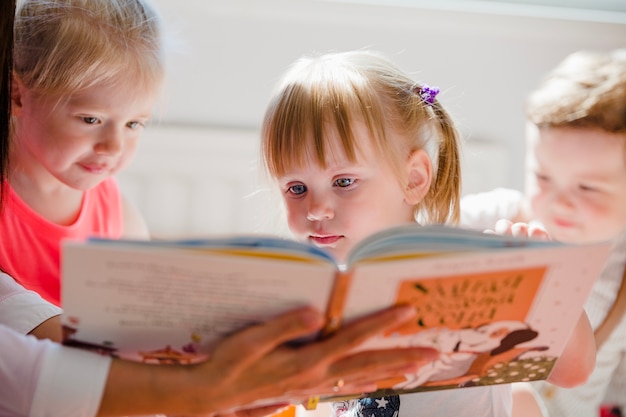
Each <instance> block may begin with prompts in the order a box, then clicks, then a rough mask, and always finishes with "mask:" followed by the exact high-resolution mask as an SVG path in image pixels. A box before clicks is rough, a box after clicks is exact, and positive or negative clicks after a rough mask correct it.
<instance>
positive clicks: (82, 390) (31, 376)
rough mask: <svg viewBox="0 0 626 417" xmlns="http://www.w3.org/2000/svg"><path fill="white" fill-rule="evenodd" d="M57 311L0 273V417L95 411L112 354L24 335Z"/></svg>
mask: <svg viewBox="0 0 626 417" xmlns="http://www.w3.org/2000/svg"><path fill="white" fill-rule="evenodd" d="M59 313H60V309H58V308H57V307H55V306H52V305H51V304H49V303H47V302H46V301H44V300H43V299H42V298H41V297H39V296H38V295H37V294H36V293H33V292H32V291H27V290H25V289H24V288H23V287H21V286H20V285H19V284H16V283H15V281H14V280H13V279H12V278H11V277H9V276H8V275H6V274H1V273H0V387H1V388H0V417H5V416H6V417H9V416H10V417H21V416H31V417H40V416H41V417H56V416H59V417H61V416H62V417H89V416H94V415H96V413H97V411H98V407H99V405H100V400H101V398H102V393H103V391H104V385H105V383H106V379H107V376H108V372H109V367H110V363H111V358H110V357H106V356H99V355H96V354H94V353H92V352H87V351H81V350H78V349H72V348H68V347H65V346H61V345H59V344H58V343H54V342H51V341H49V340H38V339H36V338H35V337H34V336H25V335H24V333H25V332H29V331H30V330H32V329H33V328H34V327H37V326H38V325H39V324H41V322H43V321H45V320H46V319H48V318H50V317H53V316H55V315H58V314H59Z"/></svg>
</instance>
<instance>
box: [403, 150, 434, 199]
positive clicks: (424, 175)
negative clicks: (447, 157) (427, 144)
mask: <svg viewBox="0 0 626 417" xmlns="http://www.w3.org/2000/svg"><path fill="white" fill-rule="evenodd" d="M432 169H433V168H432V163H431V160H430V157H429V156H428V154H427V153H426V152H425V151H423V150H421V149H418V150H416V151H413V152H412V153H411V155H410V156H409V159H408V161H407V166H406V173H407V177H406V178H407V185H406V189H405V190H404V199H405V201H406V202H407V203H408V204H410V205H412V206H414V205H416V204H418V203H420V202H421V201H422V199H423V198H424V196H425V195H426V193H428V190H429V189H430V183H431V182H432V173H433V171H432Z"/></svg>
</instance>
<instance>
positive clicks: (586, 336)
mask: <svg viewBox="0 0 626 417" xmlns="http://www.w3.org/2000/svg"><path fill="white" fill-rule="evenodd" d="M595 364H596V343H595V339H594V337H593V329H592V328H591V324H590V323H589V318H588V317H587V313H585V312H584V311H583V313H582V314H581V316H580V318H579V319H578V323H577V324H576V328H575V329H574V331H573V332H572V335H571V336H570V338H569V340H568V341H567V345H566V346H565V349H564V350H563V352H562V353H561V356H559V358H558V360H557V362H556V364H555V365H554V369H553V370H552V373H551V374H550V377H549V378H548V382H550V383H552V384H554V385H558V386H560V387H565V388H571V387H575V386H578V385H581V384H583V383H585V381H587V378H588V377H589V375H590V374H591V372H592V371H593V368H594V367H595Z"/></svg>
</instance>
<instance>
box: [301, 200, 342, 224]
mask: <svg viewBox="0 0 626 417" xmlns="http://www.w3.org/2000/svg"><path fill="white" fill-rule="evenodd" d="M334 216H335V213H334V211H333V209H332V207H331V205H330V204H329V202H328V201H326V200H324V199H319V198H318V199H313V198H312V199H311V201H310V203H309V209H308V211H307V216H306V218H307V220H309V221H312V222H313V221H322V220H330V219H332V218H333V217H334Z"/></svg>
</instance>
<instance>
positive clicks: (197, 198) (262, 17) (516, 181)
mask: <svg viewBox="0 0 626 417" xmlns="http://www.w3.org/2000/svg"><path fill="white" fill-rule="evenodd" d="M154 1H156V4H157V7H159V9H160V10H161V12H162V14H163V16H164V18H165V20H166V22H167V24H168V26H169V28H170V30H171V31H173V32H174V33H175V35H176V36H175V39H176V42H175V43H173V45H172V49H171V51H172V52H171V53H170V56H169V77H168V82H167V85H166V90H165V94H164V97H163V105H162V108H161V109H160V112H159V113H160V114H159V115H157V119H160V120H158V121H157V122H156V123H155V124H154V125H152V126H149V128H148V130H147V131H146V132H145V134H144V138H143V139H142V141H141V145H140V149H139V152H138V154H137V156H136V160H135V162H134V163H133V165H132V166H131V167H129V168H128V169H127V170H126V171H125V172H124V173H122V174H121V175H120V176H119V179H120V184H121V186H122V189H123V191H124V192H125V193H126V194H127V195H128V196H129V197H130V198H131V200H134V202H135V204H136V205H137V206H138V207H139V209H140V211H141V212H142V213H143V214H144V216H145V217H146V220H147V221H148V226H149V227H150V229H151V230H152V232H153V233H154V234H155V235H179V234H206V233H232V232H263V231H272V232H273V231H275V228H276V227H277V226H279V225H281V224H282V223H284V222H281V221H280V216H278V217H277V216H276V213H277V207H278V206H279V205H280V204H281V203H280V201H277V200H275V199H274V198H272V197H275V196H272V195H270V194H268V193H267V192H265V193H264V192H260V193H259V192H255V190H256V188H259V187H260V186H261V185H262V181H260V180H259V176H258V169H257V158H256V156H257V155H258V130H259V127H260V123H261V119H262V116H263V112H264V108H265V105H266V103H267V100H268V98H269V95H270V91H271V89H272V88H273V85H274V83H275V82H276V80H277V79H278V78H279V76H280V75H281V74H282V73H283V71H284V70H285V69H286V67H287V66H288V65H289V64H290V63H291V62H293V61H294V60H295V59H296V58H298V57H299V56H301V55H302V54H304V53H308V52H313V51H328V50H348V49H355V48H371V49H376V50H380V51H382V52H385V53H386V54H387V55H388V56H389V57H390V58H392V59H393V60H395V61H396V62H397V63H398V64H399V65H400V66H402V67H404V68H405V69H406V70H407V71H409V72H412V73H413V74H414V75H415V78H416V80H417V81H421V82H426V83H428V84H431V85H437V86H439V87H441V88H442V94H441V95H440V96H439V97H440V99H441V101H442V102H443V103H444V105H445V106H446V107H447V108H448V109H449V110H450V111H451V113H452V114H453V116H454V117H455V118H456V120H457V121H458V122H459V126H460V128H461V131H462V133H463V135H464V138H465V139H466V146H465V149H464V154H463V192H464V193H470V192H476V191H480V190H486V189H491V188H493V187H497V186H508V187H514V188H518V189H519V188H521V187H522V181H523V172H522V171H523V154H524V132H523V128H524V119H523V101H524V97H525V95H526V94H527V92H528V91H530V90H531V89H532V88H534V87H535V86H536V85H537V84H538V82H539V80H540V78H541V76H542V75H543V74H544V73H545V72H546V71H548V70H549V69H551V68H552V67H553V66H554V65H556V64H557V63H558V62H559V61H560V60H561V59H562V58H563V57H565V55H566V54H568V53H570V52H573V51H575V50H577V49H582V48H594V49H612V48H617V47H626V42H624V41H625V40H626V7H625V8H624V9H625V10H624V11H623V12H620V13H606V14H604V15H600V14H592V13H590V12H585V13H582V14H581V13H578V15H576V16H574V15H573V14H571V13H570V14H567V16H566V17H567V18H554V17H541V18H540V17H532V16H529V15H526V16H514V15H512V14H511V13H510V12H511V10H510V9H515V8H507V7H500V8H499V9H496V8H495V6H494V5H498V4H499V5H500V6H503V5H504V3H498V2H495V1H490V2H485V1H483V2H480V1H476V0H380V1H381V2H383V3H385V4H390V3H392V2H393V3H395V4H396V5H395V6H381V5H376V4H369V5H363V4H362V5H357V4H353V3H348V2H343V3H342V2H338V1H332V0H177V1H172V0H154ZM346 1H353V0H346ZM362 1H377V0H362ZM503 1H504V0H503ZM562 1H569V0H562ZM572 1H573V0H572ZM398 3H404V4H409V3H410V4H412V5H413V6H411V7H409V6H402V5H398ZM625 3H626V2H625ZM416 4H418V5H420V6H419V7H417V6H415V5H416ZM432 5H437V6H438V7H439V8H440V9H439V10H435V9H433V8H432V7H431V8H428V7H426V6H429V7H430V6H432ZM459 5H464V6H465V8H466V9H467V8H470V9H472V11H468V10H459ZM468 5H469V6H472V7H468ZM478 5H480V6H482V9H483V12H481V13H478V12H476V11H473V10H474V9H476V8H477V7H478ZM485 5H487V6H488V7H484V6H485ZM442 8H447V9H446V10H442ZM533 10H534V12H538V11H542V10H544V9H531V11H533ZM556 10H557V13H558V14H559V15H562V16H565V15H566V12H565V11H564V9H556ZM513 11H516V10H513ZM548 11H550V10H548ZM594 19H595V20H594ZM599 20H604V22H600V21H599ZM260 184H261V185H260ZM255 187H256V188H255ZM266 188H267V187H266Z"/></svg>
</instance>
